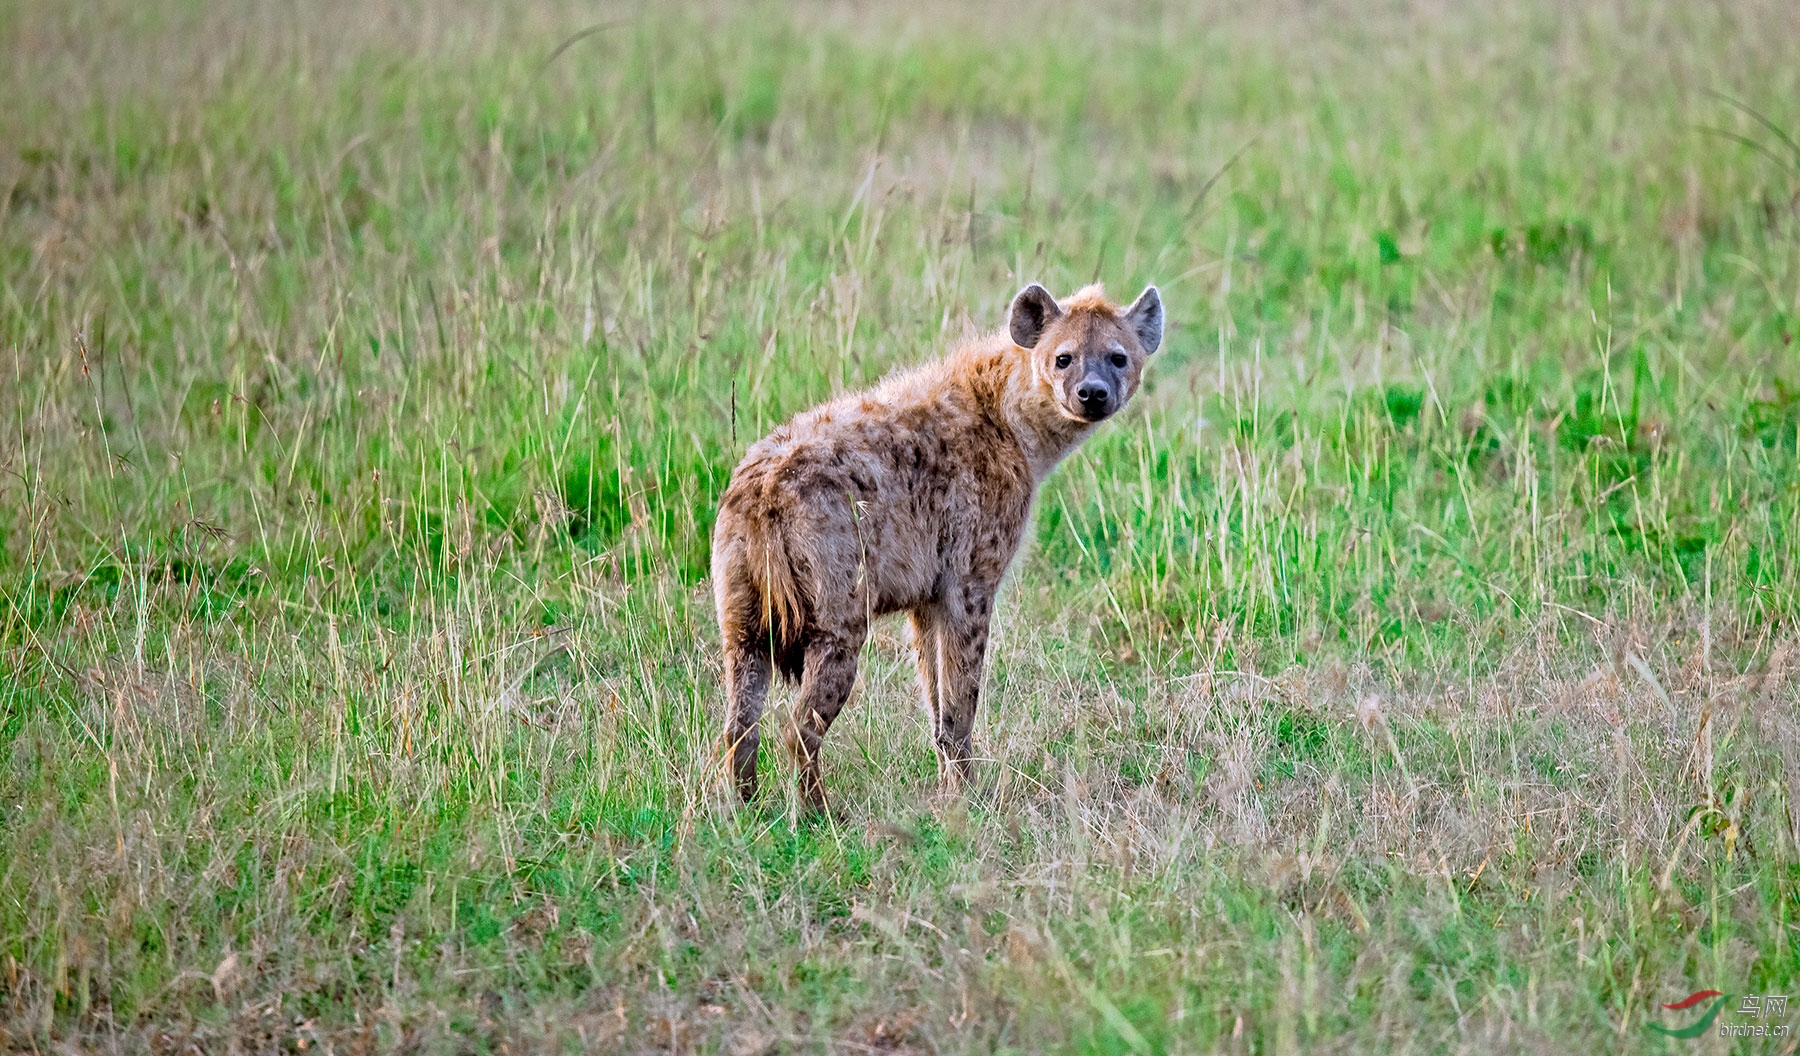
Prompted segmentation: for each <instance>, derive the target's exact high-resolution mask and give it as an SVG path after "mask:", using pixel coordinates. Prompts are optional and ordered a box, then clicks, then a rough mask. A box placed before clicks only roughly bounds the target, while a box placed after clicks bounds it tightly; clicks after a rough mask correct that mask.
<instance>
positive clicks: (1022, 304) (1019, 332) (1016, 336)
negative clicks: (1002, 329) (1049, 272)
mask: <svg viewBox="0 0 1800 1056" xmlns="http://www.w3.org/2000/svg"><path fill="white" fill-rule="evenodd" d="M1062 314H1063V313H1062V308H1061V307H1059V306H1058V305H1057V303H1056V298H1054V297H1052V296H1050V291H1049V290H1046V289H1044V288H1043V287H1042V286H1039V285H1038V284H1037V283H1035V282H1034V283H1032V284H1031V285H1029V286H1027V287H1025V288H1024V289H1022V290H1020V291H1019V295H1018V296H1017V297H1014V298H1013V302H1012V307H1011V308H1008V309H1007V311H1006V329H1007V330H1008V331H1009V332H1010V333H1011V334H1012V339H1013V344H1015V345H1018V346H1019V347H1020V348H1032V347H1034V346H1036V345H1037V343H1038V338H1040V337H1042V336H1044V330H1045V328H1047V327H1048V326H1049V325H1050V324H1051V323H1054V322H1056V321H1057V320H1058V319H1061V318H1062Z"/></svg>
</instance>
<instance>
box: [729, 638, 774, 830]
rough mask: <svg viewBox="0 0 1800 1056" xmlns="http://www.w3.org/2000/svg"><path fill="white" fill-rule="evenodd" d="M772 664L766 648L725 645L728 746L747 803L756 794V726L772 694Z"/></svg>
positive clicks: (740, 793)
mask: <svg viewBox="0 0 1800 1056" xmlns="http://www.w3.org/2000/svg"><path fill="white" fill-rule="evenodd" d="M772 666H773V665H772V663H771V661H770V658H769V653H768V650H767V649H766V648H758V647H757V646H755V645H746V644H743V643H736V644H727V645H726V647H725V695H726V701H725V707H726V709H727V711H728V712H729V713H728V714H727V715H726V716H725V747H726V750H727V751H728V752H730V753H731V772H732V775H733V777H734V778H735V779H736V783H737V790H738V796H739V797H741V798H742V799H743V801H744V802H746V803H748V802H750V798H751V797H752V796H754V795H756V744H757V741H758V736H757V726H758V723H759V721H760V720H761V719H762V711H763V701H764V700H766V699H767V698H768V695H769V677H770V675H771V673H772V672H771V668H772Z"/></svg>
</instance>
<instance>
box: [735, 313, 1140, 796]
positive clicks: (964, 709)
mask: <svg viewBox="0 0 1800 1056" xmlns="http://www.w3.org/2000/svg"><path fill="white" fill-rule="evenodd" d="M1162 332H1163V312H1162V301H1161V298H1160V296H1159V295H1158V293H1157V290H1156V287H1154V286H1151V287H1148V288H1146V289H1145V290H1144V292H1143V293H1142V294H1141V295H1140V296H1139V297H1138V299H1137V300H1136V301H1135V302H1133V304H1132V305H1131V306H1130V307H1129V308H1124V309H1121V308H1120V307H1118V306H1117V305H1114V304H1111V303H1109V302H1108V301H1107V300H1106V298H1105V296H1104V293H1103V292H1102V291H1101V289H1100V287H1098V286H1089V287H1087V288H1085V289H1083V290H1081V291H1079V292H1077V293H1076V294H1075V295H1074V296H1072V297H1070V298H1068V299H1067V300H1065V301H1062V302H1060V303H1059V302H1057V301H1056V300H1055V299H1054V298H1053V297H1051V296H1050V294H1049V293H1048V292H1047V291H1046V290H1045V289H1044V288H1043V287H1042V286H1039V285H1037V284H1035V283H1034V284H1032V285H1030V286H1027V287H1025V289H1023V290H1021V291H1020V292H1019V294H1018V296H1017V297H1015V298H1014V299H1013V302H1012V307H1011V309H1010V311H1009V313H1008V325H1007V327H1006V328H1005V329H1004V330H1002V331H1000V332H998V333H995V334H991V335H988V336H986V337H981V338H976V339H974V340H971V341H968V342H966V343H964V344H963V345H961V346H960V347H958V348H956V349H955V350H953V351H952V352H951V353H950V354H949V355H947V356H945V357H943V358H941V359H938V360H935V361H933V362H930V363H927V364H925V365H924V366H922V367H919V368H917V369H915V370H911V371H908V372H905V373H901V374H897V375H895V376H893V377H890V378H888V379H887V380H886V381H883V382H882V383H881V384H879V385H877V386H876V387H874V388H873V389H870V390H868V391H866V392H860V393H855V394H852V395H848V396H844V397H841V398H839V399H835V400H832V401H830V402H828V403H825V404H822V405H820V406H818V407H815V408H813V409H812V410H810V411H807V412H805V413H803V414H800V415H798V416H796V417H795V418H794V419H793V420H792V421H790V422H788V423H787V424H786V425H783V426H781V427H780V428H778V429H776V430H775V431H774V432H772V433H770V434H769V435H768V436H766V437H764V438H763V439H761V440H759V441H757V442H756V443H755V444H752V445H751V446H750V450H749V452H748V453H747V454H746V455H745V456H744V460H743V462H741V463H739V465H738V467H737V469H736V471H735V472H733V474H732V478H731V483H730V485H729V486H728V487H727V488H726V489H725V497H724V499H723V501H722V502H721V504H720V507H719V517H718V522H717V524H716V526H715V528H714V530H713V557H712V580H713V590H714V594H715V600H716V602H717V605H718V615H719V630H720V634H721V637H722V640H723V643H724V651H725V681H726V689H727V694H728V697H729V701H728V712H729V714H728V715H727V719H726V741H727V745H728V748H729V752H730V755H731V760H732V770H733V773H734V775H735V778H736V783H737V788H738V791H739V793H740V794H741V795H742V796H743V797H744V798H745V799H746V800H748V799H749V798H750V797H751V796H752V795H754V793H755V791H756V752H757V738H758V732H757V728H758V723H759V720H760V719H761V716H762V710H763V702H764V700H765V698H766V697H767V695H768V691H769V684H770V681H771V679H772V676H773V674H774V673H775V672H777V671H779V672H780V673H781V674H783V675H784V676H786V677H788V678H790V679H792V680H795V681H797V682H799V684H800V697H799V700H798V702H797V704H796V706H795V708H794V716H795V720H794V724H793V727H792V728H791V729H790V730H789V735H788V742H789V746H790V749H791V750H792V751H793V753H794V755H795V756H796V758H797V761H798V762H799V764H800V784H801V792H802V795H803V796H804V798H805V799H806V801H807V802H808V803H809V804H811V805H812V806H814V807H818V806H822V805H823V803H824V799H825V791H824V785H823V783H822V781H821V779H820V774H819V743H820V741H821V739H822V738H823V737H824V736H825V732H826V731H827V730H828V729H830V728H831V723H832V721H833V720H834V719H836V718H837V715H838V712H839V711H840V710H841V709H842V708H843V706H844V702H845V700H846V699H847V698H848V697H849V695H850V689H851V687H852V685H853V684H854V683H855V681H856V658H857V653H858V652H859V650H860V649H861V648H862V645H863V642H864V640H865V639H866V638H867V637H868V633H869V624H870V622H871V621H872V620H874V619H876V618H877V617H880V616H884V615H887V614H889V613H896V612H905V613H908V614H909V616H910V619H911V623H912V631H913V642H914V645H915V646H916V648H917V650H918V667H919V685H920V692H921V694H922V695H923V697H924V701H925V706H926V710H927V711H928V712H929V713H930V716H931V728H932V738H933V741H934V743H935V745H936V748H937V752H938V757H939V761H940V764H941V766H942V772H943V773H945V775H946V776H947V777H948V778H949V779H950V780H951V781H953V782H954V783H957V784H962V783H965V782H967V781H968V780H969V779H970V778H971V777H972V776H973V767H972V765H971V760H970V754H971V753H970V750H971V738H972V733H973V729H974V723H975V709H976V703H977V699H978V697H979V695H980V689H981V675H982V665H983V660H984V658H985V656H986V652H987V643H988V623H989V620H990V619H991V618H992V616H993V609H994V597H995V594H996V592H997V591H998V590H999V587H1000V580H1001V577H1002V576H1003V575H1004V574H1005V572H1006V568H1007V566H1008V565H1009V564H1010V563H1011V562H1012V559H1013V555H1014V554H1015V553H1017V551H1018V549H1019V542H1020V539H1021V538H1022V536H1023V534H1024V530H1025V525H1026V522H1027V520H1028V518H1029V516H1030V513H1031V502H1032V498H1033V496H1034V494H1035V493H1036V490H1037V486H1038V485H1039V484H1040V483H1041V482H1042V481H1043V479H1044V477H1045V476H1046V475H1047V474H1048V473H1049V472H1050V471H1051V470H1052V469H1053V468H1055V466H1056V464H1057V463H1058V462H1060V461H1061V460H1062V459H1063V457H1064V456H1065V455H1067V454H1068V453H1069V452H1070V451H1072V450H1074V448H1075V447H1076V445H1078V444H1080V443H1081V442H1082V441H1083V440H1085V439H1086V438H1087V436H1088V435H1089V434H1090V433H1092V432H1093V430H1094V428H1095V426H1096V425H1097V424H1098V423H1099V422H1100V421H1102V420H1104V419H1105V418H1107V417H1110V416H1111V415H1113V414H1115V413H1117V411H1118V410H1119V408H1121V407H1123V406H1124V405H1125V403H1126V401H1128V400H1129V399H1130V398H1131V396H1132V394H1133V393H1134V392H1136V390H1137V387H1138V382H1139V379H1140V377H1141V376H1142V373H1143V367H1144V361H1145V359H1146V357H1148V356H1149V355H1150V354H1151V353H1153V352H1155V351H1156V349H1157V347H1158V345H1160V344H1161V341H1162Z"/></svg>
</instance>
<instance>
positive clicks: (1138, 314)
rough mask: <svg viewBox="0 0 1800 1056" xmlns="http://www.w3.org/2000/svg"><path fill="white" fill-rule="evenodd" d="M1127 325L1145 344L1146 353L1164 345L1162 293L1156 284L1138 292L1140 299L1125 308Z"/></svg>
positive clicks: (1142, 343) (1139, 342)
mask: <svg viewBox="0 0 1800 1056" xmlns="http://www.w3.org/2000/svg"><path fill="white" fill-rule="evenodd" d="M1125 325H1126V326H1129V327H1131V329H1132V330H1133V331H1135V332H1136V333H1137V339H1138V344H1140V345H1143V346H1144V351H1145V352H1146V353H1150V352H1154V351H1156V350H1157V349H1158V348H1160V347H1162V334H1163V309H1162V294H1160V293H1158V292H1157V290H1156V287H1155V286H1146V287H1144V292H1143V293H1140V294H1138V299H1137V300H1135V301H1132V302H1131V307H1129V308H1127V309H1125Z"/></svg>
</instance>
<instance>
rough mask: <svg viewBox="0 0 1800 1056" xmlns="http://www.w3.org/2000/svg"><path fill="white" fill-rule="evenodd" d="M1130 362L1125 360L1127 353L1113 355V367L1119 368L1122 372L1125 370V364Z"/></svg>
mask: <svg viewBox="0 0 1800 1056" xmlns="http://www.w3.org/2000/svg"><path fill="white" fill-rule="evenodd" d="M1129 362H1131V361H1130V360H1128V359H1126V358H1125V353H1123V352H1114V353H1113V356H1112V363H1113V366H1115V367H1118V368H1119V369H1120V370H1124V369H1125V364H1127V363H1129Z"/></svg>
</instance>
